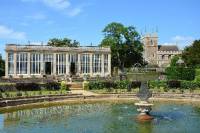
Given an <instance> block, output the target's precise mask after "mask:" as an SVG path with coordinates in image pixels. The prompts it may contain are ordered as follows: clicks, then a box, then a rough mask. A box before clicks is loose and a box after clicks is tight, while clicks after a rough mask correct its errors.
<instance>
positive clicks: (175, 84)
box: [167, 80, 181, 88]
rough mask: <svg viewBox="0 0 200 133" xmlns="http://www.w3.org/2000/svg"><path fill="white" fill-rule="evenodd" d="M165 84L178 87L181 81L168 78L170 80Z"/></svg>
mask: <svg viewBox="0 0 200 133" xmlns="http://www.w3.org/2000/svg"><path fill="white" fill-rule="evenodd" d="M167 85H168V87H169V88H180V87H181V82H180V81H178V80H170V81H167Z"/></svg>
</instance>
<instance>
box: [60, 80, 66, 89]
mask: <svg viewBox="0 0 200 133" xmlns="http://www.w3.org/2000/svg"><path fill="white" fill-rule="evenodd" d="M60 89H61V90H67V85H66V83H65V81H61V83H60Z"/></svg>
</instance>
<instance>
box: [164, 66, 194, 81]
mask: <svg viewBox="0 0 200 133" xmlns="http://www.w3.org/2000/svg"><path fill="white" fill-rule="evenodd" d="M165 72H166V75H167V79H168V80H194V78H195V69H194V68H185V67H168V68H166V70H165Z"/></svg>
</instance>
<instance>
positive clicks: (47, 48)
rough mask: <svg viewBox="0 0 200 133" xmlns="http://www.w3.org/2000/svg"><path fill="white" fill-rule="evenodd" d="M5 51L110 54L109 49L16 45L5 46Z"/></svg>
mask: <svg viewBox="0 0 200 133" xmlns="http://www.w3.org/2000/svg"><path fill="white" fill-rule="evenodd" d="M5 50H6V51H19V52H30V51H37V52H43V51H47V52H81V53H82V52H103V53H110V52H111V49H110V47H98V46H95V47H94V46H93V47H91V46H89V47H87V46H84V47H53V46H47V45H17V44H7V45H6V49H5Z"/></svg>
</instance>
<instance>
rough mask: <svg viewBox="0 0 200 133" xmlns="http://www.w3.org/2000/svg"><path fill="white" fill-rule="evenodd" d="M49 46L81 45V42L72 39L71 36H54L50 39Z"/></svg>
mask: <svg viewBox="0 0 200 133" xmlns="http://www.w3.org/2000/svg"><path fill="white" fill-rule="evenodd" d="M48 45H49V46H55V47H79V46H80V43H79V42H78V41H76V40H73V41H72V40H71V39H69V38H63V39H58V38H52V39H50V40H49V41H48Z"/></svg>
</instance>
